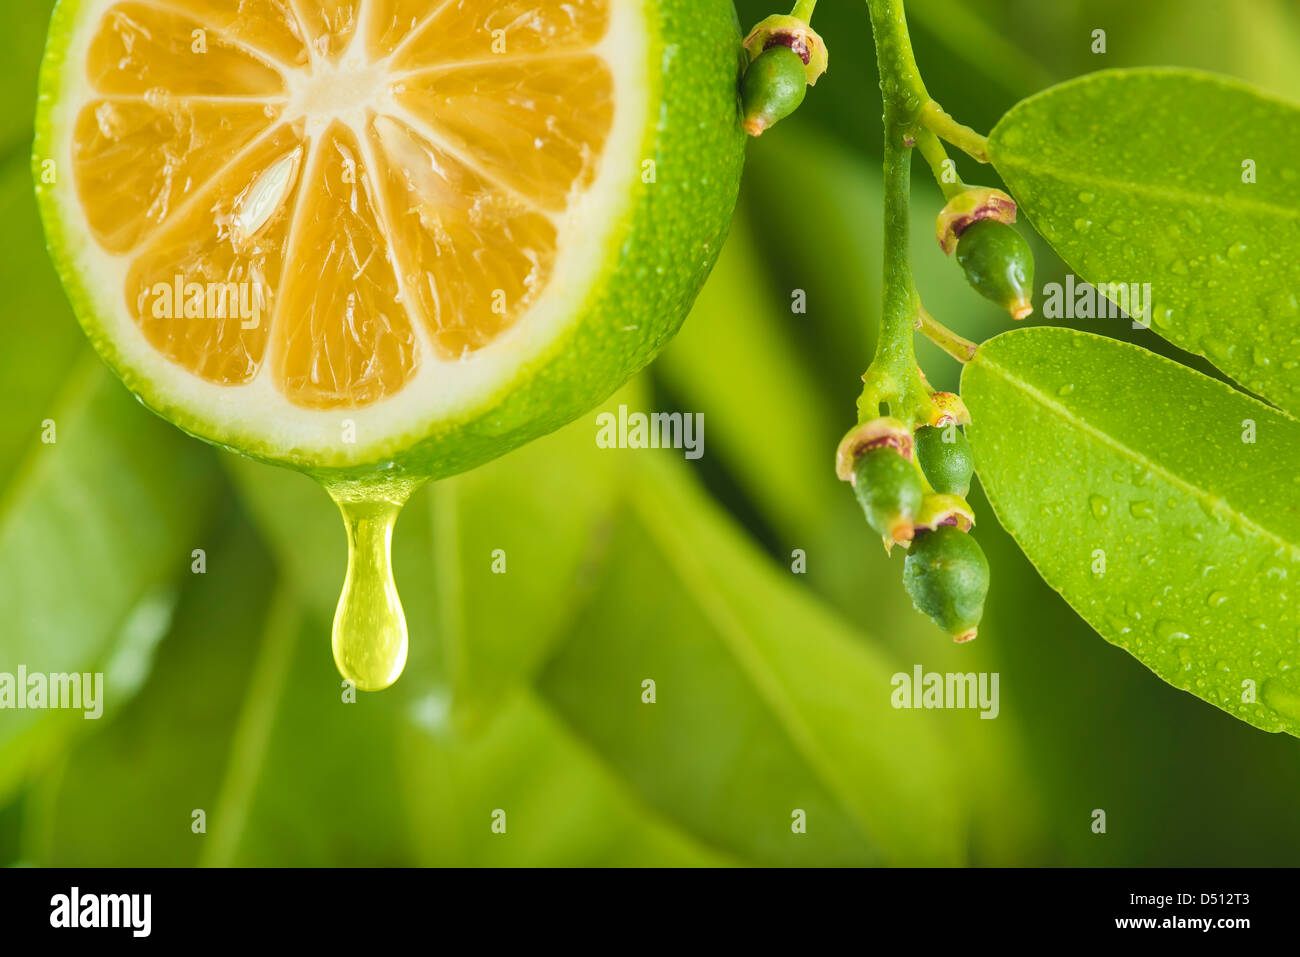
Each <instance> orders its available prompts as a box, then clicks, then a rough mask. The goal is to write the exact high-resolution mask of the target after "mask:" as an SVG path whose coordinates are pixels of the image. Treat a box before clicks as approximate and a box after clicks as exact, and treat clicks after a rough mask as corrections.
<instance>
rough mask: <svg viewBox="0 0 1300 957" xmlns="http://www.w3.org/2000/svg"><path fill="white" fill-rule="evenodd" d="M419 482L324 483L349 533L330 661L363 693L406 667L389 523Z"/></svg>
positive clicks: (388, 682)
mask: <svg viewBox="0 0 1300 957" xmlns="http://www.w3.org/2000/svg"><path fill="white" fill-rule="evenodd" d="M419 484H420V483H414V484H411V483H396V484H391V485H390V484H384V485H379V486H354V485H335V486H329V485H327V486H326V488H327V490H328V491H329V493H330V496H331V497H332V498H333V499H334V501H335V503H336V504H337V505H338V507H339V511H340V512H342V513H343V524H344V527H345V528H346V530H347V536H348V574H347V578H346V580H345V581H344V582H343V593H342V594H341V595H340V596H339V604H338V608H337V610H336V611H335V612H334V630H333V635H332V638H331V644H332V645H333V649H334V663H335V664H336V665H338V669H339V673H340V674H342V675H343V677H345V678H347V679H348V680H349V681H351V682H352V683H353V684H355V685H356V686H357V687H358V688H360V689H361V690H362V691H382V690H383V689H384V688H387V687H388V686H389V685H391V684H392V683H393V682H394V681H396V680H397V679H398V676H400V675H401V673H402V669H403V668H404V667H405V666H406V650H407V631H406V613H405V612H404V611H403V610H402V600H401V598H400V597H399V596H398V594H397V584H396V582H394V581H393V563H392V541H393V526H394V525H395V524H396V523H397V516H398V515H399V514H400V513H401V511H402V506H403V505H405V504H406V500H407V499H408V498H410V496H411V493H412V492H414V491H415V489H416V488H417V487H418V485H419Z"/></svg>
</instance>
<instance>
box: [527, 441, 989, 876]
mask: <svg viewBox="0 0 1300 957" xmlns="http://www.w3.org/2000/svg"><path fill="white" fill-rule="evenodd" d="M684 469H685V466H683V465H680V464H679V463H674V462H673V461H672V460H671V459H669V458H667V457H658V456H646V457H645V462H644V465H643V466H642V468H640V469H638V470H637V472H636V473H635V475H634V477H633V478H632V482H633V488H632V489H631V494H632V501H633V503H634V504H633V509H632V511H631V513H630V514H629V515H628V516H627V519H626V521H625V522H624V523H623V524H622V525H621V526H620V529H619V532H618V533H617V535H616V537H615V541H614V544H613V546H612V547H611V550H610V561H609V564H608V566H607V568H606V573H605V576H604V578H603V579H602V582H601V586H600V587H599V588H598V589H596V591H595V592H594V597H593V601H592V602H591V604H590V606H589V607H588V608H587V609H585V610H584V612H583V614H582V615H581V616H580V617H579V618H578V620H577V621H576V622H575V624H574V627H573V629H572V630H571V632H570V638H569V641H568V643H567V644H566V645H565V646H564V647H563V648H562V649H561V650H560V652H559V653H558V654H557V656H556V657H555V658H554V659H553V660H552V661H551V663H550V664H549V666H548V667H547V669H546V671H545V672H544V673H543V674H542V677H541V682H540V685H539V687H540V689H541V691H542V693H543V694H544V695H545V697H546V699H547V700H548V701H550V702H551V703H552V704H553V706H554V707H555V708H556V709H557V710H558V711H559V713H560V714H561V715H562V716H563V717H564V718H565V719H566V720H567V721H568V722H569V723H570V724H571V725H572V726H573V727H574V728H575V730H577V731H578V733H579V734H580V736H581V737H582V738H584V739H585V740H587V741H588V742H589V743H590V744H591V746H592V747H593V748H594V749H595V750H596V751H597V752H598V753H599V754H601V755H602V756H603V757H604V758H605V760H606V761H608V762H609V764H610V765H611V766H613V767H614V768H616V769H617V770H618V771H619V772H620V773H621V774H622V776H623V777H624V778H625V779H627V780H628V781H629V782H631V783H632V785H633V786H634V787H635V789H636V790H637V791H638V792H639V793H640V794H641V795H642V796H643V797H644V799H645V800H646V801H647V802H648V803H649V804H650V805H651V806H652V807H654V808H656V809H658V810H659V812H660V813H662V814H664V815H665V816H667V817H670V818H672V819H673V820H676V821H678V822H680V823H682V824H683V825H684V826H685V827H686V828H687V829H688V830H689V831H690V832H691V833H693V834H695V835H697V836H698V837H699V838H701V839H702V840H704V841H706V842H707V843H708V844H710V845H711V846H714V847H718V848H722V849H723V850H725V851H728V852H730V853H733V854H736V855H738V856H741V857H744V858H747V859H750V860H754V861H756V862H759V863H769V864H770V863H781V864H819V865H825V864H843V865H851V864H865V863H872V862H876V863H880V862H895V863H900V862H907V863H910V864H919V863H922V862H928V863H934V862H951V861H955V860H959V859H960V858H961V857H962V855H963V853H964V850H965V846H964V834H963V821H962V813H963V809H962V803H963V802H962V798H961V792H960V790H959V788H958V787H957V785H956V782H955V780H953V779H952V777H951V773H952V761H951V758H950V757H949V756H948V755H947V753H946V749H945V747H944V745H943V742H942V740H941V739H940V738H939V737H938V736H937V735H936V734H935V731H934V726H933V725H932V724H930V723H928V722H926V721H925V719H924V718H923V717H920V716H918V715H917V714H916V713H914V712H910V711H907V710H896V709H895V708H894V707H893V706H892V704H891V692H892V690H893V689H892V687H891V683H890V682H891V677H892V675H893V674H894V673H896V672H897V671H899V670H900V669H899V668H898V667H896V666H894V665H893V664H891V663H890V662H889V661H888V660H887V659H886V658H885V656H883V655H881V654H880V653H878V652H876V651H874V650H872V649H870V648H868V647H867V646H866V645H864V644H863V643H861V642H860V641H859V640H858V639H857V637H856V636H855V635H854V634H853V633H852V632H851V631H850V630H849V629H847V628H846V627H845V626H844V625H843V624H842V623H840V622H839V621H838V620H837V619H836V618H834V617H833V616H831V615H829V614H828V613H827V612H826V611H825V610H824V609H822V608H821V607H820V606H819V605H817V603H816V602H814V601H812V600H810V599H809V598H808V597H807V596H806V595H805V594H804V593H803V592H801V590H800V589H799V588H798V586H797V585H795V584H794V583H793V582H792V581H791V580H790V578H787V577H785V576H787V575H790V572H788V571H786V572H779V571H777V570H776V569H774V568H772V567H771V566H770V565H768V563H767V561H766V560H765V559H764V558H763V557H762V556H760V555H758V554H756V552H755V551H754V549H753V547H752V546H751V545H750V544H749V543H747V542H746V541H745V539H743V538H742V537H740V536H739V535H737V533H736V531H735V529H734V527H733V526H732V525H731V524H730V523H728V522H727V521H725V520H724V519H723V518H722V517H721V516H720V515H719V514H718V512H717V511H716V508H715V507H714V506H712V505H711V504H710V503H709V501H708V499H707V498H706V497H705V496H704V495H703V494H702V493H701V492H700V491H699V490H698V489H697V488H696V487H695V486H694V485H693V484H692V483H691V482H690V481H689V479H687V478H686V477H685V475H684ZM878 587H881V588H884V587H892V583H886V582H881V583H879V586H878ZM647 680H650V681H653V682H654V688H653V691H654V703H647V701H646V700H645V698H644V696H645V695H646V694H647V692H648V689H649V686H647V685H646V684H645V682H646V681H647ZM918 718H920V720H918ZM798 810H802V811H803V812H804V813H805V814H806V821H807V832H806V833H795V831H794V829H793V828H792V824H793V823H794V821H795V818H794V817H793V815H795V813H796V811H798Z"/></svg>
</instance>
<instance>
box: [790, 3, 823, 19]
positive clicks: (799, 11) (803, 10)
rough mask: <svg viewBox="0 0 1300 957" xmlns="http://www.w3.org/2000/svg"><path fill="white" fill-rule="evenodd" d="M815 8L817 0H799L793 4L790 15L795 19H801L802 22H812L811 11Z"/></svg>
mask: <svg viewBox="0 0 1300 957" xmlns="http://www.w3.org/2000/svg"><path fill="white" fill-rule="evenodd" d="M816 9H817V0H799V2H798V3H796V4H795V5H794V10H792V11H791V12H790V16H792V17H794V18H795V19H796V20H802V21H803V22H804V23H812V16H813V11H814V10H816Z"/></svg>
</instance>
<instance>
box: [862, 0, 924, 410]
mask: <svg viewBox="0 0 1300 957" xmlns="http://www.w3.org/2000/svg"><path fill="white" fill-rule="evenodd" d="M867 9H868V11H869V13H870V15H871V28H872V32H873V34H874V36H875V41H876V60H877V63H878V65H879V70H880V92H881V95H882V98H883V100H884V107H885V145H884V173H885V202H884V205H885V235H884V246H885V262H884V302H883V308H882V310H881V317H880V336H879V338H878V339H877V341H876V354H875V357H874V358H873V359H872V360H871V367H870V368H869V369H868V370H867V373H866V375H864V376H863V380H864V381H865V383H866V386H865V388H864V389H863V391H862V396H861V398H859V399H858V419H859V421H866V420H868V419H872V418H875V417H876V416H878V415H881V414H882V412H883V411H884V408H885V407H887V408H888V412H889V414H890V415H893V416H895V417H897V418H899V419H903V420H904V421H913V422H916V421H925V420H927V419H928V418H929V417H930V413H931V412H932V410H933V401H932V400H931V399H930V393H929V389H928V388H927V387H926V385H925V382H924V381H923V380H922V379H921V376H920V373H919V371H918V370H917V367H916V351H915V348H914V347H913V343H912V335H913V332H914V330H915V317H916V312H917V309H918V308H919V306H920V301H919V298H918V297H917V294H916V287H915V284H914V282H913V279H912V263H911V256H910V246H911V242H910V237H909V217H910V212H909V208H908V204H909V199H910V192H911V176H912V149H911V147H912V144H913V143H914V142H915V141H916V132H917V117H918V114H919V112H920V110H921V108H922V107H923V106H924V105H925V104H926V103H927V102H929V100H930V96H929V94H928V93H927V92H926V90H925V84H924V83H922V82H921V75H920V72H919V71H918V70H917V68H916V59H915V57H914V56H913V55H912V41H911V38H910V37H909V36H908V33H907V19H906V17H905V16H904V13H903V3H902V0H867Z"/></svg>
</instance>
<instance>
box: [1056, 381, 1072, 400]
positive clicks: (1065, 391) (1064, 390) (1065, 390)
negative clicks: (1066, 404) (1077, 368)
mask: <svg viewBox="0 0 1300 957" xmlns="http://www.w3.org/2000/svg"><path fill="white" fill-rule="evenodd" d="M1073 391H1074V383H1073V382H1069V383H1066V384H1065V385H1063V386H1061V387H1060V388H1059V389H1057V390H1056V394H1057V395H1059V396H1062V397H1064V396H1067V395H1069V394H1070V393H1071V392H1073Z"/></svg>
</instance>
